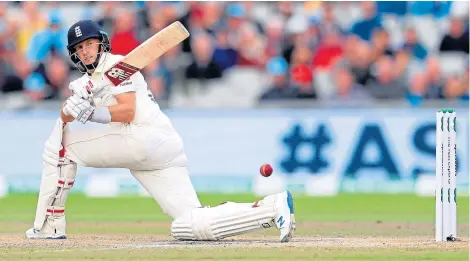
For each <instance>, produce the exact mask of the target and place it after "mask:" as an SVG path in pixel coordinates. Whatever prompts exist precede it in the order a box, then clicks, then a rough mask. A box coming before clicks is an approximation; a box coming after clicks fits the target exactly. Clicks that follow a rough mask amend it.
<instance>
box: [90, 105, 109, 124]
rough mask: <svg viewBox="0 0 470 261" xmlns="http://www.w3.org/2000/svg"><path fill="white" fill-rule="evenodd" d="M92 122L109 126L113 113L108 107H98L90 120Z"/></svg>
mask: <svg viewBox="0 0 470 261" xmlns="http://www.w3.org/2000/svg"><path fill="white" fill-rule="evenodd" d="M90 121H91V122H96V123H102V124H108V123H110V122H111V113H110V112H109V109H108V107H96V108H95V110H94V112H93V114H92V115H91V118H90Z"/></svg>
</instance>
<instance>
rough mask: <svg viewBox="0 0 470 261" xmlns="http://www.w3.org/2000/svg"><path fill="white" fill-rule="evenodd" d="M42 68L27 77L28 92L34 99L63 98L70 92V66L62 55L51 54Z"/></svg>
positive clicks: (26, 86)
mask: <svg viewBox="0 0 470 261" xmlns="http://www.w3.org/2000/svg"><path fill="white" fill-rule="evenodd" d="M43 64H47V66H46V67H43V68H41V70H39V71H36V72H33V73H31V74H30V75H29V76H28V77H27V78H26V79H25V88H26V93H27V94H28V95H29V96H30V98H31V99H32V100H35V101H39V100H61V99H62V98H64V97H66V96H67V94H70V93H69V90H68V88H67V87H68V84H69V77H68V76H69V71H68V70H69V67H68V66H67V64H66V63H65V62H64V61H63V60H62V58H61V57H60V56H55V55H50V56H48V58H46V59H45V60H44V61H43Z"/></svg>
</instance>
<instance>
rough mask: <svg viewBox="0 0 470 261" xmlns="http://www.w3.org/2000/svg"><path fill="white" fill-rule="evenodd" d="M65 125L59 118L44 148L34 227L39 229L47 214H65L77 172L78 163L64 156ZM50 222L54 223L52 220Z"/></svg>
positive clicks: (54, 215)
mask: <svg viewBox="0 0 470 261" xmlns="http://www.w3.org/2000/svg"><path fill="white" fill-rule="evenodd" d="M64 125H65V124H64V123H63V121H62V120H61V119H59V120H57V123H56V125H55V127H54V130H53V131H52V133H51V136H50V137H49V139H48V140H47V141H46V144H45V148H44V153H43V164H42V165H43V168H42V177H41V187H40V189H39V198H38V203H37V208H36V218H35V220H34V228H36V229H38V230H41V228H43V225H44V224H45V220H46V217H47V216H52V217H61V216H64V211H65V210H64V208H65V202H66V200H67V197H68V195H69V192H70V189H71V188H72V186H73V184H74V182H75V176H76V174H77V165H76V164H75V163H74V162H71V161H69V160H67V159H65V158H64V152H65V151H64V150H63V148H62V134H63V128H64ZM51 220H53V219H51ZM48 224H49V225H53V224H51V222H48ZM64 226H65V223H64ZM63 229H65V227H64V228H63Z"/></svg>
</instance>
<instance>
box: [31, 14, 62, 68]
mask: <svg viewBox="0 0 470 261" xmlns="http://www.w3.org/2000/svg"><path fill="white" fill-rule="evenodd" d="M66 46H67V29H66V28H65V27H64V24H63V21H62V15H61V14H60V11H59V10H58V9H54V10H53V11H51V12H50V13H49V25H48V28H46V29H44V30H42V31H39V32H37V33H36V34H34V35H33V37H32V38H31V41H30V42H29V46H28V50H27V54H26V58H27V59H28V61H29V62H31V63H33V67H34V68H35V70H41V68H42V67H44V66H46V65H45V64H44V60H45V59H46V58H47V57H48V56H49V55H59V56H63V57H66V56H68V53H67V48H66ZM42 75H43V76H44V77H45V75H44V74H42Z"/></svg>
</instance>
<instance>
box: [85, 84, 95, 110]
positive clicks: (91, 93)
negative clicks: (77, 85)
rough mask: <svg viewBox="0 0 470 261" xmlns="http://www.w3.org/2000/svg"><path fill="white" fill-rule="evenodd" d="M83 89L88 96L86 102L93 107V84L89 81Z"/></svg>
mask: <svg viewBox="0 0 470 261" xmlns="http://www.w3.org/2000/svg"><path fill="white" fill-rule="evenodd" d="M85 88H86V91H87V92H88V95H89V98H88V101H89V102H90V103H91V105H93V106H95V102H94V101H93V92H92V91H91V89H92V88H93V83H92V82H91V81H90V80H89V81H88V84H87V85H86V86H85Z"/></svg>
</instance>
